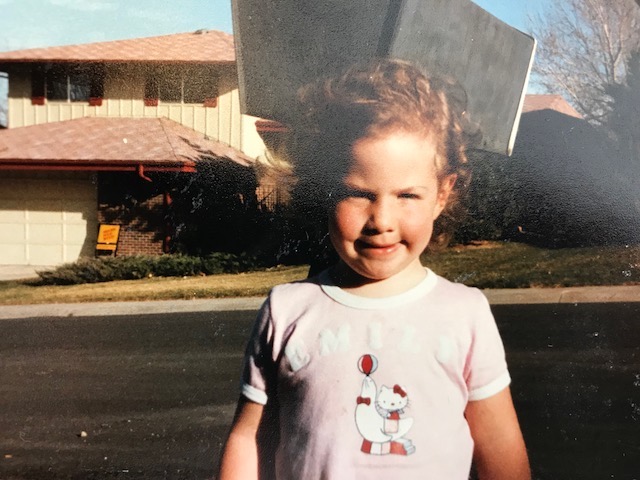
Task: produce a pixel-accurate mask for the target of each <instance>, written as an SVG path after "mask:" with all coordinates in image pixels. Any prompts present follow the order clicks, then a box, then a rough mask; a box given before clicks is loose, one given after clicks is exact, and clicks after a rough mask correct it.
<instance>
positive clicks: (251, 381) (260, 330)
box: [241, 298, 273, 405]
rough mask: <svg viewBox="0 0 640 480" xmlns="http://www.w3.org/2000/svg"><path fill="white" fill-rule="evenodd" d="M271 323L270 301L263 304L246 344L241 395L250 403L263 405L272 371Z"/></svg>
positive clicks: (266, 397)
mask: <svg viewBox="0 0 640 480" xmlns="http://www.w3.org/2000/svg"><path fill="white" fill-rule="evenodd" d="M272 351H273V322H272V319H271V308H270V299H269V298H267V300H266V301H265V302H264V303H263V305H262V307H261V308H260V311H259V312H258V317H257V319H256V322H255V324H254V326H253V331H252V332H251V336H250V338H249V343H248V344H247V349H246V352H245V357H244V367H243V371H242V386H241V391H242V394H243V395H244V396H245V397H246V398H248V399H249V400H251V401H252V402H255V403H259V404H261V405H265V404H266V403H267V399H268V394H267V392H268V390H269V388H268V385H269V381H270V380H269V378H270V376H271V375H270V373H271V372H272V370H273V356H272Z"/></svg>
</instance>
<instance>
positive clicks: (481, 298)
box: [433, 275, 489, 308]
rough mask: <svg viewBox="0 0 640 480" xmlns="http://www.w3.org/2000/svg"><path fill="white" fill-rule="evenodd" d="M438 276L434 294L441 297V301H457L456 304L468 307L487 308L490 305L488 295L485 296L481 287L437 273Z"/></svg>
mask: <svg viewBox="0 0 640 480" xmlns="http://www.w3.org/2000/svg"><path fill="white" fill-rule="evenodd" d="M436 277H437V282H436V285H435V288H434V289H433V294H434V296H435V297H437V298H438V299H440V301H443V302H446V303H449V302H455V304H458V305H461V306H466V307H469V306H478V307H480V308H485V307H488V306H489V302H488V300H487V297H485V295H484V293H482V290H480V289H479V288H477V287H470V286H468V285H465V284H463V283H460V282H456V281H451V280H448V279H446V278H444V277H441V276H440V275H436Z"/></svg>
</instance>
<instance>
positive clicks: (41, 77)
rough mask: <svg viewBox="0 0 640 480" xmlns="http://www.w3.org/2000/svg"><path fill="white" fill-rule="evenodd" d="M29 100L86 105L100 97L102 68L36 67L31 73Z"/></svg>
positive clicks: (102, 88)
mask: <svg viewBox="0 0 640 480" xmlns="http://www.w3.org/2000/svg"><path fill="white" fill-rule="evenodd" d="M31 96H32V98H33V99H44V98H46V99H47V100H54V101H63V102H89V101H90V100H91V99H96V98H102V97H103V96H104V68H103V66H102V65H65V64H58V65H38V66H36V67H35V68H34V69H33V71H32V92H31Z"/></svg>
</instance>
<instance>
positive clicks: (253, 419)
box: [218, 397, 264, 480]
mask: <svg viewBox="0 0 640 480" xmlns="http://www.w3.org/2000/svg"><path fill="white" fill-rule="evenodd" d="M263 408H264V407H263V406H262V405H260V404H258V403H254V402H252V401H250V400H247V399H246V398H244V397H241V398H240V400H239V401H238V408H237V409H236V414H235V417H234V419H233V424H232V425H231V433H229V438H228V439H227V443H226V445H225V447H224V452H223V453H222V461H221V464H220V474H219V475H218V480H235V479H238V480H245V479H246V480H251V479H257V478H258V446H257V444H256V433H257V431H258V425H259V424H260V419H261V418H262V410H263Z"/></svg>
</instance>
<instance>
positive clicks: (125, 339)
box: [0, 303, 640, 480]
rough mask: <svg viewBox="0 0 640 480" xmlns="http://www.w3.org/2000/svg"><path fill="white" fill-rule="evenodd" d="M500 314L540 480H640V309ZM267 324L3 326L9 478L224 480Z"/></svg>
mask: <svg viewBox="0 0 640 480" xmlns="http://www.w3.org/2000/svg"><path fill="white" fill-rule="evenodd" d="M494 312H495V314H496V318H497V320H498V324H499V326H500V329H501V331H502V335H503V337H504V342H505V345H506V349H507V355H508V360H509V363H510V369H511V374H512V377H513V386H512V390H513V395H514V399H515V402H516V407H517V409H518V412H519V415H520V418H521V423H522V426H523V430H524V433H525V437H526V440H527V444H528V447H529V450H530V456H531V463H532V466H533V470H534V478H536V479H539V480H551V479H562V480H567V479H569V480H571V479H580V480H590V479H593V480H603V479H610V478H614V479H627V480H631V479H640V440H639V438H640V434H639V432H640V303H610V304H597V305H572V304H565V305H528V306H519V305H502V306H497V307H494ZM254 315H255V312H250V311H249V312H247V311H240V312H232V311H231V312H211V313H208V312H206V313H202V312H200V313H180V314H176V313H173V314H154V315H136V316H104V317H79V318H37V319H17V320H0V479H2V480H32V479H33V480H35V479H37V480H47V479H74V480H75V479H77V480H80V479H82V480H84V479H205V478H212V477H213V474H214V472H215V465H216V462H217V459H218V457H219V453H220V449H221V446H222V442H223V441H224V438H225V436H226V432H227V429H228V425H229V422H230V421H231V417H232V415H233V409H234V405H235V401H236V398H237V388H238V376H239V371H240V368H241V360H242V352H243V348H244V343H245V341H246V336H247V334H248V330H249V328H250V325H251V323H252V321H253V317H254Z"/></svg>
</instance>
